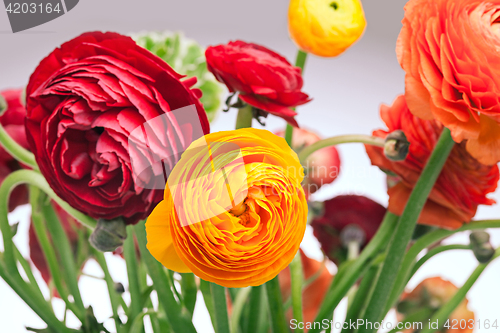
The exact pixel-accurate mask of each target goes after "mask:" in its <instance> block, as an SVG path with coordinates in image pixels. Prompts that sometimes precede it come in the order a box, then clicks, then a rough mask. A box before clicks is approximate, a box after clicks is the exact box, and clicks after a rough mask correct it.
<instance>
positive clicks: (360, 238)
mask: <svg viewBox="0 0 500 333" xmlns="http://www.w3.org/2000/svg"><path fill="white" fill-rule="evenodd" d="M365 239H366V234H365V232H364V231H363V229H361V228H360V227H358V226H357V225H355V224H349V225H348V226H346V227H345V228H344V229H342V231H341V232H340V241H341V242H342V246H344V247H346V248H347V247H349V244H350V243H357V244H359V246H360V247H361V245H363V244H364V243H365Z"/></svg>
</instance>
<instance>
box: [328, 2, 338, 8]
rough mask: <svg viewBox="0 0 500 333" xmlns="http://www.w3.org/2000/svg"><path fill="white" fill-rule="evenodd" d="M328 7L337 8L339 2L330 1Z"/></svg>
mask: <svg viewBox="0 0 500 333" xmlns="http://www.w3.org/2000/svg"><path fill="white" fill-rule="evenodd" d="M330 7H332V8H333V9H334V10H337V9H339V4H338V3H337V2H335V1H334V2H332V3H331V4H330Z"/></svg>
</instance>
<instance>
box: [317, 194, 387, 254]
mask: <svg viewBox="0 0 500 333" xmlns="http://www.w3.org/2000/svg"><path fill="white" fill-rule="evenodd" d="M385 212H386V209H385V208H384V207H383V206H381V205H380V204H378V203H376V202H375V201H373V200H370V199H368V198H366V197H363V196H358V195H341V196H338V197H335V198H333V199H330V200H327V201H325V202H324V213H323V215H322V216H320V217H315V218H314V219H313V221H312V222H311V226H312V227H313V234H314V236H315V237H316V238H317V239H318V241H319V243H320V244H321V249H322V250H323V252H324V253H325V255H326V256H327V257H328V258H329V259H330V260H332V261H333V262H335V263H336V264H340V263H341V262H342V261H344V260H345V259H346V257H347V249H346V248H345V247H343V245H342V240H341V237H340V234H341V232H342V231H343V230H344V228H346V227H347V226H349V225H354V226H357V227H359V228H360V229H361V230H362V231H363V232H364V242H363V244H361V248H363V247H364V246H365V245H366V244H368V242H369V241H370V240H371V239H372V237H373V236H374V235H375V233H376V232H377V230H378V228H379V226H380V224H381V223H382V220H383V219H384V215H385Z"/></svg>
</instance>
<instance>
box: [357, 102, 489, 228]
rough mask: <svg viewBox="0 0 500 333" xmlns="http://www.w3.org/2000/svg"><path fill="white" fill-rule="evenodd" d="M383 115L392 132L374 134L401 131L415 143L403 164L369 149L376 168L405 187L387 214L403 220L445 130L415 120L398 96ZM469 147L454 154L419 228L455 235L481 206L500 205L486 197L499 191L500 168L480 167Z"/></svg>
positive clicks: (392, 191)
mask: <svg viewBox="0 0 500 333" xmlns="http://www.w3.org/2000/svg"><path fill="white" fill-rule="evenodd" d="M380 115H381V117H382V120H384V122H385V123H386V125H387V127H388V130H387V131H384V130H378V131H374V132H373V135H375V136H378V137H381V138H384V137H386V136H387V134H388V133H390V132H392V131H395V130H402V131H403V132H404V133H405V134H406V137H407V138H408V141H409V142H410V151H409V154H408V156H407V158H406V160H404V161H401V162H393V161H390V160H388V159H387V158H386V157H385V156H384V152H383V150H382V148H378V147H374V146H368V145H366V146H365V147H366V152H367V153H368V156H369V157H370V159H371V161H372V164H373V165H376V166H378V167H379V168H381V169H382V170H384V171H390V172H392V173H394V174H396V175H397V176H399V178H400V180H401V181H400V182H399V183H397V185H395V186H393V187H391V188H389V190H388V193H389V208H388V209H389V211H390V212H392V213H394V214H396V215H401V214H402V212H403V210H404V207H405V206H406V202H407V201H408V198H409V196H410V194H411V191H412V189H413V187H414V186H415V184H416V182H417V181H418V178H419V177H420V173H421V172H422V170H423V168H424V167H425V164H426V162H427V160H428V159H429V157H430V155H431V153H432V151H433V149H434V146H435V145H436V142H437V141H438V139H439V136H440V134H441V132H442V130H443V125H442V124H441V123H439V122H437V121H434V120H423V119H420V118H417V117H416V116H414V115H413V114H412V113H411V112H410V110H409V109H408V107H407V105H406V100H405V97H404V96H399V97H398V98H397V99H396V100H395V102H394V104H393V105H392V106H390V107H389V106H385V105H383V106H382V107H381V109H380ZM465 145H466V144H465V142H464V143H461V144H457V145H455V147H454V148H453V150H452V152H451V154H450V156H449V158H448V160H447V162H446V164H445V165H444V167H443V171H442V172H441V174H440V176H439V178H438V180H437V182H436V184H435V185H434V188H433V190H432V192H431V194H430V195H429V199H428V200H427V203H426V204H425V207H424V209H423V211H422V214H421V215H420V218H419V223H421V224H427V225H434V226H439V227H444V228H449V229H456V228H459V227H460V226H462V224H463V223H467V222H469V221H470V220H471V218H472V217H473V216H474V215H475V214H476V210H477V206H478V205H481V204H482V205H491V204H493V203H495V201H494V200H491V199H488V198H487V197H486V195H487V194H488V193H491V192H494V191H495V189H496V188H497V184H498V179H499V172H498V167H497V166H496V165H493V166H487V165H483V164H481V163H479V162H478V161H477V160H476V159H474V158H473V157H472V156H471V155H470V154H469V153H468V152H467V150H466V147H465Z"/></svg>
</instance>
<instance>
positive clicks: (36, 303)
mask: <svg viewBox="0 0 500 333" xmlns="http://www.w3.org/2000/svg"><path fill="white" fill-rule="evenodd" d="M1 254H2V253H1V252H0V277H2V279H3V280H4V281H5V282H6V283H7V284H8V285H9V286H10V287H11V288H12V290H14V292H15V293H16V294H17V295H19V297H20V298H21V299H22V300H23V301H24V302H25V303H26V304H27V305H28V306H29V307H30V308H31V309H32V310H33V311H34V312H35V313H36V314H37V315H38V316H39V317H40V318H41V319H42V320H43V321H44V322H45V323H46V324H47V325H48V327H50V328H52V329H55V330H56V331H57V332H63V333H72V332H74V331H73V330H71V329H69V328H67V327H66V325H64V324H63V323H61V322H60V321H59V320H58V319H57V318H56V316H55V315H54V312H52V309H51V308H50V306H49V304H48V303H47V302H46V301H45V300H42V299H38V298H35V297H33V296H34V295H33V292H32V290H31V286H30V285H28V284H27V283H26V282H24V281H23V280H18V279H16V278H13V277H12V276H11V275H9V273H8V272H7V270H6V267H5V266H4V263H3V258H2V255H1Z"/></svg>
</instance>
